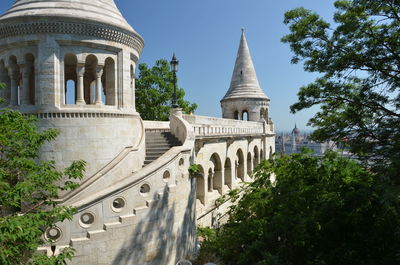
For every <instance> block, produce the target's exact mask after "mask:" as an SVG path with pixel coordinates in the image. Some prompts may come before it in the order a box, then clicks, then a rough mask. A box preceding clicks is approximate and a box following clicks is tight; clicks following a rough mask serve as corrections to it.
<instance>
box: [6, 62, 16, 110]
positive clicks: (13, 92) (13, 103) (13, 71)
mask: <svg viewBox="0 0 400 265" xmlns="http://www.w3.org/2000/svg"><path fill="white" fill-rule="evenodd" d="M8 74H9V76H10V79H11V86H10V88H9V89H10V90H11V100H10V105H11V106H16V105H18V71H17V70H16V69H15V68H9V69H8Z"/></svg>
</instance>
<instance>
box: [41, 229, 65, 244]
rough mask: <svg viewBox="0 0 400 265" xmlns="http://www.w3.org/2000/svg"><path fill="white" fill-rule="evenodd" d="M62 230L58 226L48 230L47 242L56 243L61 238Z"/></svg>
mask: <svg viewBox="0 0 400 265" xmlns="http://www.w3.org/2000/svg"><path fill="white" fill-rule="evenodd" d="M61 235H62V232H61V229H60V228H58V227H57V226H53V227H49V228H47V229H46V231H45V233H44V236H45V238H46V240H47V241H50V242H55V241H57V240H59V239H60V238H61Z"/></svg>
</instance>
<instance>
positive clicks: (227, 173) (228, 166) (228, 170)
mask: <svg viewBox="0 0 400 265" xmlns="http://www.w3.org/2000/svg"><path fill="white" fill-rule="evenodd" d="M232 182H233V181H232V163H231V160H230V159H229V158H227V159H226V160H225V165H224V184H225V185H227V186H228V187H229V188H230V189H232V188H233V187H232Z"/></svg>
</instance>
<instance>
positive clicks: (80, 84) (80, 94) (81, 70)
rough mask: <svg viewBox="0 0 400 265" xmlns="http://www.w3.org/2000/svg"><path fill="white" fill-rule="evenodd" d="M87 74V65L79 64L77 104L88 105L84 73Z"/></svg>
mask: <svg viewBox="0 0 400 265" xmlns="http://www.w3.org/2000/svg"><path fill="white" fill-rule="evenodd" d="M84 74H85V65H84V64H78V66H77V68H76V75H77V77H78V78H77V79H78V80H77V81H78V85H77V91H76V104H77V105H86V102H85V99H84V92H83V89H84V84H83V75H84Z"/></svg>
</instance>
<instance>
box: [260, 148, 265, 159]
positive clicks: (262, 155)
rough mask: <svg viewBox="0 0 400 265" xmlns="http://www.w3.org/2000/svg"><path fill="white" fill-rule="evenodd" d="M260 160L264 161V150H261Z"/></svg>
mask: <svg viewBox="0 0 400 265" xmlns="http://www.w3.org/2000/svg"><path fill="white" fill-rule="evenodd" d="M260 159H261V160H263V159H265V158H264V151H263V149H261V150H260Z"/></svg>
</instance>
